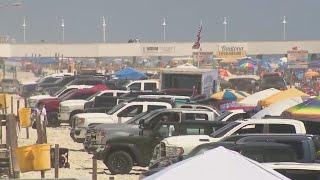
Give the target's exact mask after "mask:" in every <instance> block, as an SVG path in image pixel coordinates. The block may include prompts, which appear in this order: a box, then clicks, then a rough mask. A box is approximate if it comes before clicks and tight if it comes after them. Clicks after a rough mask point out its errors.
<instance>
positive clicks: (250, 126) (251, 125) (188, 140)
mask: <svg viewBox="0 0 320 180" xmlns="http://www.w3.org/2000/svg"><path fill="white" fill-rule="evenodd" d="M257 133H258V134H263V133H282V134H283V133H289V134H306V129H305V126H304V124H303V123H302V122H301V121H297V120H292V119H249V120H246V121H234V122H231V123H229V124H227V125H226V126H224V127H223V128H221V129H219V130H217V131H215V132H214V133H212V134H211V135H210V136H208V135H198V136H176V137H168V138H166V139H164V140H162V141H161V142H162V143H163V145H165V147H166V148H165V149H168V150H169V149H170V150H171V149H183V152H184V154H183V155H188V154H189V152H190V151H191V150H192V149H193V148H194V147H196V146H198V145H200V144H204V143H211V142H217V141H219V140H220V139H222V138H224V137H227V136H231V135H237V134H257Z"/></svg>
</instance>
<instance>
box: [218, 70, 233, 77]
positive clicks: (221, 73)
mask: <svg viewBox="0 0 320 180" xmlns="http://www.w3.org/2000/svg"><path fill="white" fill-rule="evenodd" d="M219 75H220V77H229V76H231V75H232V74H231V73H230V72H229V71H228V70H226V69H219Z"/></svg>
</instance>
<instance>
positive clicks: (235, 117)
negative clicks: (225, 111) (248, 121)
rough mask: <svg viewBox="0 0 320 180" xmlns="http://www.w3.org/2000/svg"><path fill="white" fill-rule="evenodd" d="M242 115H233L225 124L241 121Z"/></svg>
mask: <svg viewBox="0 0 320 180" xmlns="http://www.w3.org/2000/svg"><path fill="white" fill-rule="evenodd" d="M243 119H244V118H243V114H242V113H240V114H235V115H233V116H231V117H230V118H229V119H227V122H233V121H237V120H243Z"/></svg>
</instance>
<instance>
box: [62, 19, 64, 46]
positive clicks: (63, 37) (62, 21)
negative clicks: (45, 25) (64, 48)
mask: <svg viewBox="0 0 320 180" xmlns="http://www.w3.org/2000/svg"><path fill="white" fill-rule="evenodd" d="M61 29H62V43H64V19H63V18H62V19H61Z"/></svg>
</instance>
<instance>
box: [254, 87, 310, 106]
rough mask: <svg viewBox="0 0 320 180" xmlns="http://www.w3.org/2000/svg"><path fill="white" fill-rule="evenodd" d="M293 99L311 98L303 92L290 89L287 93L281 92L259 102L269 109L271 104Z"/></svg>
mask: <svg viewBox="0 0 320 180" xmlns="http://www.w3.org/2000/svg"><path fill="white" fill-rule="evenodd" d="M292 97H309V95H308V94H306V93H304V92H302V91H299V90H298V89H296V88H290V89H287V90H285V91H280V92H278V93H276V94H274V95H272V96H269V97H267V98H265V99H263V100H261V101H259V105H260V106H262V107H268V106H270V105H271V104H274V103H277V102H279V101H282V100H285V99H289V98H292Z"/></svg>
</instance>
